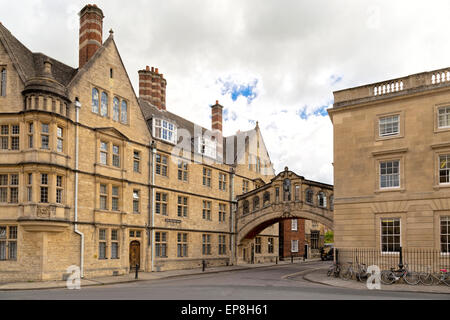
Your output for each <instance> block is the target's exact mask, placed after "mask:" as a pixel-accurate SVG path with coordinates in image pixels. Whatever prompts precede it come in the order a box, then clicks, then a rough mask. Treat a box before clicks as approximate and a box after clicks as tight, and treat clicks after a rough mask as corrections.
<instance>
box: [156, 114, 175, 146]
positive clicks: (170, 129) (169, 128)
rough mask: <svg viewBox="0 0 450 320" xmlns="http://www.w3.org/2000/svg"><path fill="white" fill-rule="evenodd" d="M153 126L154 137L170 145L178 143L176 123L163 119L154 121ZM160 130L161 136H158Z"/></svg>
mask: <svg viewBox="0 0 450 320" xmlns="http://www.w3.org/2000/svg"><path fill="white" fill-rule="evenodd" d="M152 125H153V129H152V133H153V137H155V138H158V139H161V140H164V141H167V142H169V143H173V144H176V143H177V126H176V125H175V124H174V123H172V122H169V121H167V120H163V119H153V121H152ZM158 128H159V129H160V130H159V134H157V129H158ZM164 136H166V137H164Z"/></svg>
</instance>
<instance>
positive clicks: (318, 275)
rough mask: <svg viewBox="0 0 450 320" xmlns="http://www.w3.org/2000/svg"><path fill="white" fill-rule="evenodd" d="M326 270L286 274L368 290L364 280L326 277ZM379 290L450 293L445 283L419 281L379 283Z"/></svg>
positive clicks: (327, 283)
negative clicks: (429, 284)
mask: <svg viewBox="0 0 450 320" xmlns="http://www.w3.org/2000/svg"><path fill="white" fill-rule="evenodd" d="M327 270H328V268H316V269H314V270H308V271H306V272H299V273H297V274H291V275H289V276H287V278H288V279H293V280H295V279H298V278H301V279H303V280H308V281H310V282H314V283H319V284H323V285H327V286H332V287H340V288H347V289H359V290H369V289H368V288H367V285H366V283H365V282H359V281H357V280H342V279H340V278H335V277H334V276H331V277H328V276H327ZM374 290H376V289H374ZM380 290H381V291H401V292H421V293H443V294H450V287H449V286H446V285H445V284H440V285H432V286H426V285H423V284H421V283H419V284H418V285H408V284H406V283H394V284H391V285H385V284H383V283H381V288H380Z"/></svg>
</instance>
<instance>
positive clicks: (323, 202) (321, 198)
mask: <svg viewBox="0 0 450 320" xmlns="http://www.w3.org/2000/svg"><path fill="white" fill-rule="evenodd" d="M317 204H318V205H319V207H322V208H326V207H327V195H326V194H325V192H323V191H320V192H319V193H318V194H317Z"/></svg>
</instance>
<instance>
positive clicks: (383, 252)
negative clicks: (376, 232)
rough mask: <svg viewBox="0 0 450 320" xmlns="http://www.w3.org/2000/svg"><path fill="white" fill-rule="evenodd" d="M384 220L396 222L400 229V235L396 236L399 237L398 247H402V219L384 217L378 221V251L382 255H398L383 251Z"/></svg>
mask: <svg viewBox="0 0 450 320" xmlns="http://www.w3.org/2000/svg"><path fill="white" fill-rule="evenodd" d="M385 220H398V222H399V227H400V233H399V234H398V235H399V237H400V241H399V244H400V247H402V219H401V218H400V217H392V218H390V217H385V218H381V219H380V251H381V253H382V254H394V255H395V254H399V252H398V251H383V221H385ZM394 235H396V234H394Z"/></svg>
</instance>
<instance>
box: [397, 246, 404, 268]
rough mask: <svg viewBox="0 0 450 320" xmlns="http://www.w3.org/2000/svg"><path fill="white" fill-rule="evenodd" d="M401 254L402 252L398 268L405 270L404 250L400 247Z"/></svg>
mask: <svg viewBox="0 0 450 320" xmlns="http://www.w3.org/2000/svg"><path fill="white" fill-rule="evenodd" d="M399 252H400V255H399V263H398V267H399V268H400V269H402V268H403V248H402V247H400V250H399Z"/></svg>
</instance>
